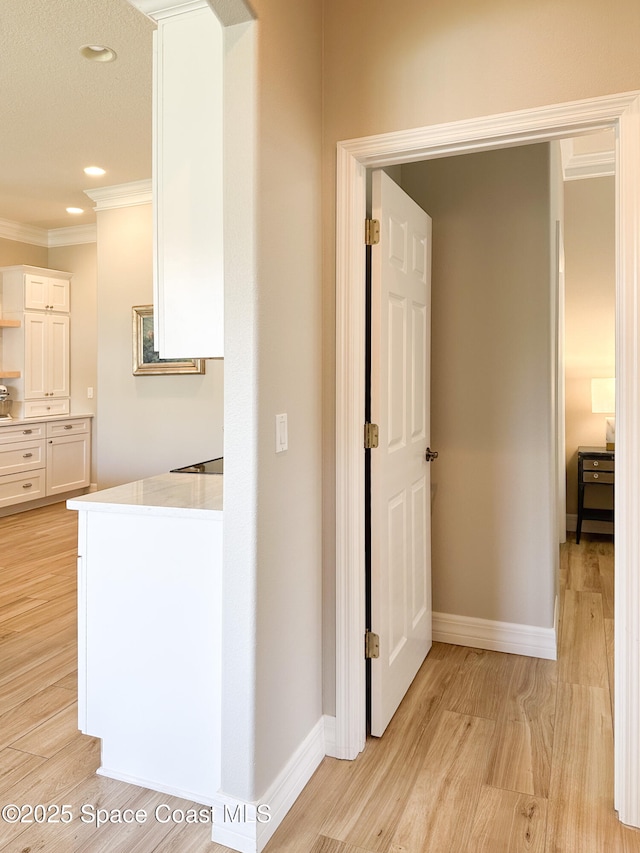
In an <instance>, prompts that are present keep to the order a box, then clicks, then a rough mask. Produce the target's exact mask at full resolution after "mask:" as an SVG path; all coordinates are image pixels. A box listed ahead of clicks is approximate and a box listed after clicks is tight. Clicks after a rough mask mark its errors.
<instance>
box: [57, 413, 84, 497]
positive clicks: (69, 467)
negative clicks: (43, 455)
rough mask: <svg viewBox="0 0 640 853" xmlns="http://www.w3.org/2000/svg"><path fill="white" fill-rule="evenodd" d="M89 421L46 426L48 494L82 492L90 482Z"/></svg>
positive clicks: (71, 421)
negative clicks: (78, 490)
mask: <svg viewBox="0 0 640 853" xmlns="http://www.w3.org/2000/svg"><path fill="white" fill-rule="evenodd" d="M89 423H90V422H89V420H88V419H83V420H80V419H79V420H75V419H74V420H70V421H68V422H63V421H54V422H52V423H48V424H47V444H46V448H47V495H59V494H64V493H65V492H71V491H74V490H75V489H83V488H86V486H88V485H89V482H90V467H91V436H90V433H89Z"/></svg>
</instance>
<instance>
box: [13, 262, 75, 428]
mask: <svg viewBox="0 0 640 853" xmlns="http://www.w3.org/2000/svg"><path fill="white" fill-rule="evenodd" d="M0 275H1V281H2V290H1V299H2V318H3V321H4V322H5V323H7V322H11V323H13V324H15V325H13V326H10V327H8V328H4V330H3V334H2V358H1V359H0V364H2V366H3V368H6V369H7V370H9V369H10V370H13V371H15V374H14V377H15V381H13V380H12V381H11V382H10V383H9V388H10V391H11V397H12V400H13V407H12V414H13V415H14V417H18V418H27V417H47V416H51V415H58V414H68V413H69V409H70V402H69V394H70V383H69V361H70V356H69V346H70V337H69V324H70V319H69V308H70V296H69V293H70V279H71V273H66V272H61V271H58V270H47V269H41V268H39V267H29V266H15V267H3V268H0Z"/></svg>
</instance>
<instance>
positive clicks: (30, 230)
mask: <svg viewBox="0 0 640 853" xmlns="http://www.w3.org/2000/svg"><path fill="white" fill-rule="evenodd" d="M0 237H1V238H3V239H4V240H14V241H15V242H16V243H30V244H31V245H32V246H44V247H45V248H47V247H48V246H49V232H48V231H47V229H46V228H38V227H37V226H35V225H23V224H22V222H11V220H9V219H0Z"/></svg>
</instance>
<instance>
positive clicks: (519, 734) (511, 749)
mask: <svg viewBox="0 0 640 853" xmlns="http://www.w3.org/2000/svg"><path fill="white" fill-rule="evenodd" d="M513 664H514V668H513V674H512V678H511V681H510V683H509V687H508V690H507V694H506V696H505V697H504V700H503V702H502V707H501V713H500V717H499V720H498V727H497V730H496V738H495V744H494V751H493V755H492V758H491V764H490V767H489V772H488V774H487V779H486V782H487V784H488V785H490V786H493V787H496V788H507V789H510V790H512V791H519V792H520V793H522V794H535V795H537V796H539V797H546V796H547V795H548V792H549V780H550V776H551V754H552V750H553V726H554V717H555V706H556V688H557V663H556V661H550V660H540V659H536V658H525V657H522V656H514V659H513Z"/></svg>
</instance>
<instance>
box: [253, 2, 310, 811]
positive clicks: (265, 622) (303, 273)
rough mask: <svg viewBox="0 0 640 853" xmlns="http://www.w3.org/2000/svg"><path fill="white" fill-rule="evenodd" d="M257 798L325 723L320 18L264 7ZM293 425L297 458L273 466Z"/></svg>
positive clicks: (300, 8) (297, 7) (302, 8)
mask: <svg viewBox="0 0 640 853" xmlns="http://www.w3.org/2000/svg"><path fill="white" fill-rule="evenodd" d="M253 5H254V8H255V9H256V12H257V16H258V34H259V42H258V69H257V81H258V117H259V125H258V146H257V153H258V185H257V222H258V293H259V299H258V304H257V306H256V320H257V374H256V375H257V380H258V384H257V393H258V432H257V454H258V455H257V459H258V528H257V535H258V543H257V544H258V566H257V572H258V574H257V581H258V587H257V602H258V611H257V617H258V643H257V658H256V687H257V692H256V738H257V743H258V744H259V748H258V750H257V755H256V757H257V762H256V764H257V766H256V780H255V792H256V794H257V795H258V796H260V795H261V794H262V793H264V790H265V788H266V787H267V785H268V784H269V783H270V782H271V781H272V780H273V779H274V777H275V775H276V773H278V772H279V771H280V770H281V769H282V767H283V765H284V763H285V760H286V759H288V757H290V756H291V755H292V754H293V752H294V750H295V749H296V748H297V747H298V746H299V745H300V744H301V742H302V741H303V739H304V738H305V737H306V736H307V735H308V733H309V732H310V731H311V729H312V728H313V726H315V725H316V724H317V722H318V720H319V718H320V715H321V713H322V696H321V623H320V620H321V584H322V577H321V554H322V527H321V524H322V518H321V488H322V459H321V435H322V424H321V382H320V377H321V375H322V364H321V320H322V313H321V268H322V253H321V236H320V235H321V225H322V221H321V205H320V196H321V140H322V124H321V112H322V101H321V92H322V80H321V69H322V63H321V49H322V39H321V35H322V10H321V4H320V3H317V2H316V0H300V2H296V3H291V2H290V0H259V2H256V3H255V4H253ZM285 412H286V413H287V414H288V420H289V450H288V451H287V452H285V453H281V454H278V455H276V453H275V416H276V414H279V413H285Z"/></svg>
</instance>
